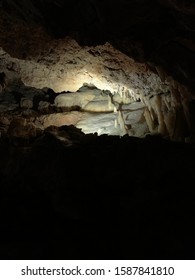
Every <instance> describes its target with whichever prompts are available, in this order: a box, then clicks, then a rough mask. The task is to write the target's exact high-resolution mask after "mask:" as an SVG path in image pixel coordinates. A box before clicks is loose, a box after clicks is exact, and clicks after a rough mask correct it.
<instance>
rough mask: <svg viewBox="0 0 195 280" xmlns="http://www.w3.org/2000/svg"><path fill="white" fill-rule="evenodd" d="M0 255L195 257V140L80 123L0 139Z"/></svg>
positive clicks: (127, 257)
mask: <svg viewBox="0 0 195 280" xmlns="http://www.w3.org/2000/svg"><path fill="white" fill-rule="evenodd" d="M0 154H1V157H0V181H1V184H0V186H1V188H0V191H1V196H0V200H1V201H0V226H1V244H0V258H1V259H194V258H195V241H194V235H195V230H194V227H193V222H194V214H195V203H194V199H195V190H194V181H195V167H194V158H195V147H194V145H192V144H184V143H183V144H182V143H174V142H170V141H168V140H165V139H162V138H161V137H159V136H147V137H145V138H143V139H141V138H136V137H129V136H123V137H119V136H106V135H101V136H97V134H88V135H85V134H84V133H82V132H81V131H80V130H79V129H77V128H75V127H74V126H62V127H60V128H56V127H55V128H54V127H53V128H50V129H48V130H45V131H44V133H43V134H42V135H41V136H37V137H35V138H34V139H31V141H30V142H28V141H26V140H24V139H17V141H16V139H14V141H13V139H12V140H10V139H9V138H6V136H5V135H4V136H3V137H1V140H0Z"/></svg>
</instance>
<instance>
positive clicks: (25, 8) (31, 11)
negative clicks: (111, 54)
mask: <svg viewBox="0 0 195 280" xmlns="http://www.w3.org/2000/svg"><path fill="white" fill-rule="evenodd" d="M4 11H5V12H6V13H8V14H9V16H10V20H13V19H14V20H16V19H17V18H19V19H22V20H23V21H24V24H25V23H26V24H36V25H41V26H44V27H45V28H46V29H47V31H48V33H49V34H50V35H51V36H55V37H58V38H59V37H64V36H67V35H71V36H72V37H74V38H75V39H76V40H77V41H78V43H79V44H83V45H98V44H103V43H105V42H107V41H109V42H111V43H112V45H113V46H115V47H116V48H117V49H119V50H121V51H122V52H124V53H125V54H127V55H129V56H131V57H132V56H133V57H134V58H136V59H137V60H139V61H147V62H150V63H151V64H155V65H156V64H157V65H161V66H162V67H163V68H164V69H165V70H166V71H167V73H169V74H171V75H173V76H174V77H175V78H176V79H178V80H179V81H180V82H182V83H185V84H187V85H188V86H189V87H190V88H192V89H194V87H195V84H194V67H193V65H194V60H195V54H194V49H195V19H194V14H195V4H194V1H190V0H189V1H178V0H134V1H128V0H118V1H117V0H114V1H113V0H103V1H101V0H83V1H80V0H72V1H63V0H55V1H54V0H34V1H33V0H23V1H22V0H20V1H13V0H1V13H2V12H4ZM14 20H13V21H14ZM1 24H3V23H2V22H1ZM1 32H3V31H1ZM7 32H8V31H7Z"/></svg>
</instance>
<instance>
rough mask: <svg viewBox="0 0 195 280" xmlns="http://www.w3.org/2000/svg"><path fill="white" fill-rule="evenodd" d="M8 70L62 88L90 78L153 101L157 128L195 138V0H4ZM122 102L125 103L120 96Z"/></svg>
mask: <svg viewBox="0 0 195 280" xmlns="http://www.w3.org/2000/svg"><path fill="white" fill-rule="evenodd" d="M1 8H2V9H1V12H0V15H1V17H0V24H1V26H2V27H3V28H2V29H1V31H0V38H1V47H2V49H1V72H6V75H7V77H8V80H10V81H12V80H13V78H15V77H16V76H17V75H18V76H19V77H20V78H21V79H22V81H23V82H24V83H25V84H26V85H27V86H33V87H36V88H43V87H49V88H52V89H53V90H54V91H56V92H62V91H71V92H75V91H76V90H78V89H79V88H80V87H81V86H82V85H83V83H88V84H93V85H95V86H96V87H98V88H100V89H102V90H103V89H104V90H109V91H111V92H112V93H113V94H115V96H117V95H118V97H117V98H116V100H118V98H119V99H120V102H122V103H128V102H130V101H131V98H133V99H134V100H139V99H140V100H141V101H142V102H143V103H144V104H145V105H146V110H145V114H144V116H145V119H146V121H147V124H148V127H149V129H150V131H151V132H158V133H161V134H163V135H169V136H170V137H171V138H173V139H182V140H184V139H185V138H188V137H189V136H190V137H192V138H193V131H194V110H193V98H194V73H193V68H194V67H193V64H194V38H195V37H194V31H193V30H194V29H193V27H194V21H193V15H194V11H195V9H194V4H193V2H192V1H185V2H184V1H182V3H181V2H180V1H168V0H167V1H160V0H153V1H147V0H139V1H125V0H122V1H108V0H106V1H96V0H91V1H87V0H86V1H82V2H81V1H77V0H75V1H71V2H69V1H61V0H55V1H49V0H47V1H33V0H28V1H22V2H21V1H12V0H3V1H1ZM120 102H119V103H120Z"/></svg>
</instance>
